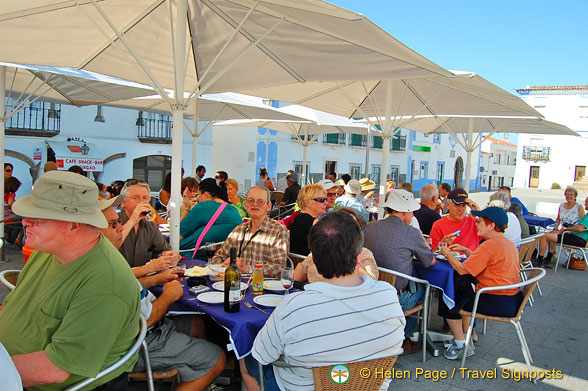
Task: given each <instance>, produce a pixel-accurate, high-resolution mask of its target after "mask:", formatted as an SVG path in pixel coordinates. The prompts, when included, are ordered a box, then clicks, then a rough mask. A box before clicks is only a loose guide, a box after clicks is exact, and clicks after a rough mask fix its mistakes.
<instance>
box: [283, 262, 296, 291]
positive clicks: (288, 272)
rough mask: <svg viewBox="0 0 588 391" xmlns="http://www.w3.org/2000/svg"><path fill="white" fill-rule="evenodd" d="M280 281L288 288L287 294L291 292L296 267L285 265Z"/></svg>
mask: <svg viewBox="0 0 588 391" xmlns="http://www.w3.org/2000/svg"><path fill="white" fill-rule="evenodd" d="M280 281H281V282H282V286H283V287H284V289H285V290H286V292H285V294H286V295H287V294H289V293H290V288H292V285H293V284H294V268H292V267H290V266H286V267H284V268H283V269H282V274H281V276H280Z"/></svg>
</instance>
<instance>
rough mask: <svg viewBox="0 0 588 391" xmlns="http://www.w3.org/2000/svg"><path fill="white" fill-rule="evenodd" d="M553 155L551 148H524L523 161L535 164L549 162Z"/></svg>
mask: <svg viewBox="0 0 588 391" xmlns="http://www.w3.org/2000/svg"><path fill="white" fill-rule="evenodd" d="M550 155H551V147H536V146H527V147H523V160H532V161H534V162H538V161H542V162H548V161H549V160H550V159H549V156H550Z"/></svg>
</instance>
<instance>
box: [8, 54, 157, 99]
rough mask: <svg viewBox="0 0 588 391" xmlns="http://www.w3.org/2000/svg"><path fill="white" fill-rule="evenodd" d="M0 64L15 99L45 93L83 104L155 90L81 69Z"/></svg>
mask: <svg viewBox="0 0 588 391" xmlns="http://www.w3.org/2000/svg"><path fill="white" fill-rule="evenodd" d="M0 66H3V67H6V89H7V92H8V94H9V97H11V98H14V99H16V100H32V99H38V98H41V97H42V98H43V100H46V101H49V102H53V103H66V104H71V105H74V106H78V107H80V106H88V105H98V104H102V103H105V102H110V101H115V100H119V99H129V98H135V97H139V96H147V95H153V93H154V91H153V89H152V88H151V87H148V86H145V85H141V84H138V83H134V82H129V81H126V80H121V79H116V78H113V77H110V76H105V75H100V74H98V73H94V72H88V71H83V70H79V69H73V68H64V67H45V66H36V65H22V64H10V63H5V62H0Z"/></svg>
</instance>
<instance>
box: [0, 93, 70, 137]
mask: <svg viewBox="0 0 588 391" xmlns="http://www.w3.org/2000/svg"><path fill="white" fill-rule="evenodd" d="M26 103H28V102H25V104H26ZM20 104H21V101H17V100H15V99H8V102H7V104H6V111H7V112H10V110H12V108H13V107H17V106H20ZM60 128H61V105H60V104H55V103H48V102H40V101H36V102H33V103H30V104H28V105H27V106H25V107H24V109H22V110H20V111H19V112H18V113H16V114H15V115H13V116H12V117H11V118H9V119H8V120H7V121H6V128H5V129H6V134H9V135H15V136H40V137H53V136H56V135H58V134H59V131H60Z"/></svg>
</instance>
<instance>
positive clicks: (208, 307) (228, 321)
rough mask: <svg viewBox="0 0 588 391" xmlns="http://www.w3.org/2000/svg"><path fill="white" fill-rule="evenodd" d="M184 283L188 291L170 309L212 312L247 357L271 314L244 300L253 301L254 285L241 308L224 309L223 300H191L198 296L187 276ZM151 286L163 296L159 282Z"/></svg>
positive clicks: (237, 351) (239, 353) (191, 262)
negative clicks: (253, 306) (192, 290)
mask: <svg viewBox="0 0 588 391" xmlns="http://www.w3.org/2000/svg"><path fill="white" fill-rule="evenodd" d="M183 262H184V263H186V264H187V266H188V267H192V266H194V265H196V264H203V262H202V261H197V260H188V261H183ZM206 280H207V285H208V286H209V287H210V286H211V285H212V283H211V282H210V281H209V280H208V278H207V279H206ZM182 285H184V295H183V296H182V298H181V299H180V300H178V301H177V302H175V303H174V304H173V305H172V306H171V307H170V308H169V311H177V312H186V311H189V312H203V313H205V314H207V315H210V317H212V318H213V319H214V320H215V321H216V322H217V323H218V324H220V325H221V326H222V327H224V328H225V329H226V330H227V331H228V332H229V338H230V340H231V343H232V344H233V350H234V352H235V355H236V356H237V358H243V357H245V356H247V355H248V354H249V353H251V348H252V347H253V341H254V340H255V337H256V336H257V333H258V332H259V330H261V328H262V327H263V325H264V324H265V322H266V321H267V319H268V318H269V315H266V314H264V313H263V312H261V311H259V310H258V309H255V308H248V307H246V306H245V304H244V303H243V301H246V302H249V303H253V294H252V293H251V287H249V288H247V291H246V293H245V298H244V300H243V301H242V302H241V309H240V311H239V312H235V313H228V312H225V311H224V307H223V304H222V303H221V304H218V305H212V304H204V303H200V302H199V301H198V300H197V299H196V300H190V299H194V298H195V297H196V296H194V295H191V294H190V293H189V292H188V289H189V288H190V287H188V286H186V282H185V279H184V281H182ZM150 290H151V291H152V292H153V294H155V296H159V295H161V292H162V290H163V289H162V287H161V286H156V287H153V288H151V289H150ZM291 291H292V290H291ZM262 308H263V310H264V311H266V312H269V313H270V314H271V313H272V311H273V308H266V307H262Z"/></svg>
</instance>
